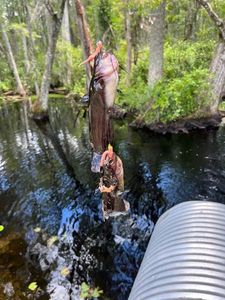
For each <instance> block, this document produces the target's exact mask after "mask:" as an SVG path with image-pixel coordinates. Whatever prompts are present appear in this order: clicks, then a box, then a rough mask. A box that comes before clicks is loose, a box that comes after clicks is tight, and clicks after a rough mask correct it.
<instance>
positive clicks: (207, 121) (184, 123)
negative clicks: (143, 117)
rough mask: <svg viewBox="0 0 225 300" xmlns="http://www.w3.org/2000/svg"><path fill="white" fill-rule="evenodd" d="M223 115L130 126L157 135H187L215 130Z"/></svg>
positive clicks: (136, 121)
mask: <svg viewBox="0 0 225 300" xmlns="http://www.w3.org/2000/svg"><path fill="white" fill-rule="evenodd" d="M223 117H224V114H222V113H218V114H217V115H214V116H210V117H201V118H185V119H182V120H179V121H173V122H170V123H167V124H164V123H160V122H159V123H155V124H146V123H145V122H144V121H140V120H135V121H133V122H132V123H131V124H130V126H131V127H133V128H136V129H147V130H149V131H151V132H154V133H158V134H167V133H175V134H177V133H189V132H191V131H195V130H206V129H216V128H218V127H219V126H220V124H221V121H222V118H223Z"/></svg>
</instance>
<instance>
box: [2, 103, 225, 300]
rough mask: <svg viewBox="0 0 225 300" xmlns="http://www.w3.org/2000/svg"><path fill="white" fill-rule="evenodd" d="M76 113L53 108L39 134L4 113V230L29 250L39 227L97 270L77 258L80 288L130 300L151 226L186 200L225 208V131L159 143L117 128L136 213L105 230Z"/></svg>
mask: <svg viewBox="0 0 225 300" xmlns="http://www.w3.org/2000/svg"><path fill="white" fill-rule="evenodd" d="M79 109H80V108H79ZM77 111H78V107H77V104H76V103H75V102H73V101H68V100H61V99H60V100H52V101H51V102H50V109H49V112H50V124H46V125H44V126H38V125H37V124H36V123H35V122H34V121H32V120H31V119H30V118H29V117H28V115H27V107H26V104H23V103H14V104H6V103H5V104H4V105H2V107H1V108H0V204H1V210H0V223H1V224H4V225H5V226H6V227H7V230H8V231H12V232H18V233H19V234H20V235H21V236H22V237H23V238H24V239H26V242H27V243H28V244H29V243H31V242H32V239H33V238H34V236H35V235H34V234H33V233H32V230H33V229H34V228H36V227H40V228H41V229H42V230H43V231H44V232H45V233H46V234H47V235H48V236H51V235H58V236H65V239H68V240H67V243H72V244H74V246H73V247H74V252H75V253H76V255H80V257H81V258H82V257H83V256H84V255H85V254H84V253H85V251H88V253H89V252H90V253H91V254H90V257H92V263H93V264H94V262H95V266H96V267H95V270H93V269H91V268H90V266H86V262H85V260H84V259H83V260H82V259H80V261H79V265H77V266H76V268H77V270H78V269H79V268H80V267H81V266H82V268H83V273H82V274H81V273H79V270H78V271H77V272H78V274H79V276H80V277H81V278H82V280H84V279H85V278H86V280H89V281H93V282H94V283H95V284H96V285H99V286H100V287H101V288H103V290H105V288H106V285H108V286H111V288H110V289H108V290H107V296H108V297H109V299H115V298H113V297H114V296H115V295H117V296H116V297H117V299H118V300H120V299H121V300H125V299H127V295H128V294H129V290H130V288H131V286H132V283H133V279H134V277H135V274H136V272H137V270H138V267H139V264H140V262H141V259H142V257H143V254H144V251H145V247H146V245H147V241H148V239H149V237H150V232H148V228H149V226H150V227H151V224H152V221H153V222H155V221H156V220H157V219H158V217H159V216H160V215H161V214H162V213H163V212H164V211H165V210H166V209H168V208H169V207H171V206H173V205H175V204H177V203H180V202H183V201H189V200H195V199H200V200H212V201H218V202H222V203H225V198H224V195H225V170H224V166H225V129H224V128H220V129H219V130H218V131H214V130H212V131H208V132H205V131H203V132H198V133H191V134H188V135H187V134H181V135H166V136H159V135H154V134H150V133H149V132H144V131H136V130H134V129H132V128H130V127H129V126H128V123H127V122H126V121H114V131H115V145H114V146H115V150H116V152H117V154H118V155H119V156H120V157H121V159H122V160H123V163H124V171H125V189H126V193H125V197H126V199H127V200H128V201H129V202H130V204H131V212H132V213H131V215H130V217H128V218H127V219H126V220H124V219H121V220H116V219H115V220H112V221H110V222H109V223H108V224H105V223H103V222H102V214H101V198H100V194H99V193H98V191H97V190H96V189H97V186H98V180H99V179H98V176H97V175H95V174H93V173H91V170H90V162H91V156H92V153H91V147H90V144H89V136H88V121H87V118H86V117H85V116H84V109H83V108H81V113H80V114H79V117H78V118H77V119H76V115H77ZM99 245H101V246H99ZM99 247H100V248H99ZM82 249H83V250H82ZM100 249H101V250H100ZM82 251H83V252H84V253H83V252H82ZM82 253H83V254H82ZM82 255H83V256H82ZM25 264H26V258H25V257H24V265H25ZM85 268H86V271H85V270H84V269H85ZM105 270H107V272H105ZM39 276H42V275H40V274H39ZM43 276H44V275H43ZM103 277H104V280H103ZM121 282H123V283H121Z"/></svg>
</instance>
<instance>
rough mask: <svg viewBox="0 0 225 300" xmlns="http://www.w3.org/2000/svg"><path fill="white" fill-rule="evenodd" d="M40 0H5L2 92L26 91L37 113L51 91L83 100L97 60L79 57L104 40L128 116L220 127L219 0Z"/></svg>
mask: <svg viewBox="0 0 225 300" xmlns="http://www.w3.org/2000/svg"><path fill="white" fill-rule="evenodd" d="M38 3H39V2H37V4H35V1H30V2H27V1H22V2H21V3H19V2H18V3H16V4H15V3H14V4H13V2H12V1H11V0H4V5H3V6H2V8H1V10H0V17H1V21H2V22H1V26H0V33H1V34H0V54H1V55H2V57H3V60H1V61H0V99H1V97H6V98H7V99H8V100H9V101H20V99H23V98H24V97H28V99H30V100H31V103H32V105H33V108H32V111H33V114H35V113H36V112H37V114H38V118H40V112H41V113H42V112H43V114H44V115H47V113H48V99H51V97H52V95H53V94H52V93H57V97H61V96H62V97H65V98H70V97H74V98H75V99H76V101H78V99H79V98H81V97H82V96H83V95H84V94H87V93H88V86H89V83H90V78H91V69H92V66H91V65H90V64H89V63H87V64H86V65H84V66H83V65H80V63H81V62H82V61H84V60H85V59H87V57H88V56H89V55H90V54H91V53H93V49H94V48H95V43H96V42H97V41H98V40H102V42H103V47H104V49H105V50H106V51H111V52H112V53H113V54H114V55H115V56H116V57H117V59H118V62H119V66H120V67H119V78H120V81H119V87H118V88H119V90H118V93H117V99H116V104H117V105H118V107H121V108H122V109H123V115H124V114H126V113H127V114H131V115H132V116H133V118H134V120H133V122H132V124H131V126H133V127H135V128H146V129H149V130H150V131H154V132H158V133H166V132H172V133H173V132H174V133H176V132H188V131H191V130H193V129H203V128H211V127H218V124H219V123H220V121H221V119H222V117H223V114H222V113H221V112H220V105H221V103H222V101H223V99H224V97H225V66H224V63H223V57H224V55H225V22H224V20H225V11H224V7H223V5H222V4H221V1H215V2H214V3H212V4H211V3H210V2H209V1H207V0H193V1H191V2H190V1H187V0H182V1H180V2H179V3H176V5H172V4H171V2H170V1H167V2H166V1H163V0H160V1H159V0H154V1H151V3H149V1H147V0H146V1H145V0H144V1H137V0H129V1H120V0H116V1H110V0H107V1H105V0H104V1H102V0H94V1H93V2H92V3H89V2H86V1H81V0H76V1H74V3H73V4H72V3H69V1H67V0H57V1H55V3H54V4H53V3H52V4H50V2H49V1H47V2H46V3H43V4H42V5H40V7H39V5H38ZM40 3H41V2H40ZM93 11H96V15H94V16H93ZM40 19H41V20H42V21H41V22H39V20H40ZM75 20H76V22H75ZM1 95H3V96H1ZM17 95H21V98H20V96H17ZM26 95H28V96H26ZM30 95H31V96H30ZM34 95H38V96H34ZM54 97H56V96H54ZM222 106H223V103H222ZM222 110H224V109H222ZM125 112H126V113H125ZM119 115H120V114H119ZM120 117H121V116H120Z"/></svg>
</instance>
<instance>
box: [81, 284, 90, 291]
mask: <svg viewBox="0 0 225 300" xmlns="http://www.w3.org/2000/svg"><path fill="white" fill-rule="evenodd" d="M89 289H90V287H89V286H88V285H87V283H85V282H82V284H81V290H82V292H87V291H89Z"/></svg>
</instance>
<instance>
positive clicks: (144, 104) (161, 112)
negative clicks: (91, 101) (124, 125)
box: [118, 42, 214, 123]
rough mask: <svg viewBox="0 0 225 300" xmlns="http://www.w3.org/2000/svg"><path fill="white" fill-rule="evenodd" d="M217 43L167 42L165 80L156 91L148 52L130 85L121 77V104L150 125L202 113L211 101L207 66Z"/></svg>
mask: <svg viewBox="0 0 225 300" xmlns="http://www.w3.org/2000/svg"><path fill="white" fill-rule="evenodd" d="M213 47H214V43H213V42H211V43H208V44H205V43H200V42H196V43H193V42H180V43H177V44H176V45H174V44H170V43H168V42H167V43H166V45H165V66H164V70H165V72H164V78H163V80H162V81H160V82H158V83H157V84H156V85H155V86H154V88H153V89H150V88H149V87H148V85H147V74H148V64H147V63H146V61H148V60H147V58H148V49H145V50H143V51H142V53H141V55H140V58H139V61H138V63H137V65H136V66H134V67H133V70H132V76H131V86H130V87H129V88H127V87H126V84H125V76H126V74H125V73H124V72H123V73H122V74H121V75H122V76H120V77H121V82H120V88H121V90H122V94H121V95H119V97H118V98H119V99H118V100H119V103H120V104H121V105H123V106H126V107H128V108H130V109H131V110H134V111H138V112H139V117H140V118H141V119H143V120H144V121H146V122H147V123H153V122H169V121H172V120H176V119H179V118H182V117H186V116H189V115H191V114H194V113H195V112H197V111H199V110H200V109H201V108H202V107H203V106H204V105H206V104H207V101H209V99H210V92H209V79H210V76H209V72H208V66H209V63H210V61H211V55H212V49H213Z"/></svg>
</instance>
